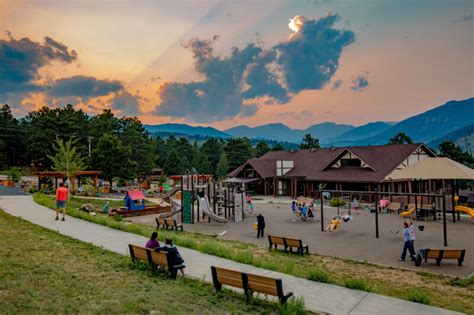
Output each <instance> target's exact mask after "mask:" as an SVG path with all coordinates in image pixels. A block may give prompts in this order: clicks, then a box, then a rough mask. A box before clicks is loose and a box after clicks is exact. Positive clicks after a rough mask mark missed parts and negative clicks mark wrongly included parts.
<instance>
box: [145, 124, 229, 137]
mask: <svg viewBox="0 0 474 315" xmlns="http://www.w3.org/2000/svg"><path fill="white" fill-rule="evenodd" d="M144 127H145V129H146V130H147V131H148V132H149V133H151V134H157V133H170V134H185V135H199V136H207V137H216V138H230V137H231V136H230V135H229V134H227V133H224V132H222V131H220V130H217V129H216V128H212V127H200V126H198V127H194V126H189V125H185V124H161V125H144Z"/></svg>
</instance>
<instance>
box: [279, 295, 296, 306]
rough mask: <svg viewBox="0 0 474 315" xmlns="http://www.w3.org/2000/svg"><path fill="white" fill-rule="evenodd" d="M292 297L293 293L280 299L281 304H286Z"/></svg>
mask: <svg viewBox="0 0 474 315" xmlns="http://www.w3.org/2000/svg"><path fill="white" fill-rule="evenodd" d="M292 295H293V292H290V293H288V294H287V295H285V296H282V297H280V304H286V302H287V301H288V299H289V298H290V297H291V296H292Z"/></svg>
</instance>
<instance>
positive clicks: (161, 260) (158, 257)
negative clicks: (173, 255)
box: [150, 251, 168, 268]
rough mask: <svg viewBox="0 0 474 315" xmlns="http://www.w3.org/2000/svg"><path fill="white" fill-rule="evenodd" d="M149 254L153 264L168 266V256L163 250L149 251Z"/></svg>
mask: <svg viewBox="0 0 474 315" xmlns="http://www.w3.org/2000/svg"><path fill="white" fill-rule="evenodd" d="M150 254H151V261H152V262H153V264H155V265H159V266H161V267H165V268H167V267H168V258H167V255H166V253H165V252H158V253H157V252H154V251H150Z"/></svg>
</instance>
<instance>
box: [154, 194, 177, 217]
mask: <svg viewBox="0 0 474 315" xmlns="http://www.w3.org/2000/svg"><path fill="white" fill-rule="evenodd" d="M181 210H182V208H181V201H179V200H175V199H171V211H169V212H165V213H162V214H160V215H159V216H158V217H159V218H170V217H172V216H174V215H175V214H178V213H180V212H181Z"/></svg>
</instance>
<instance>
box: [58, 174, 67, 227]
mask: <svg viewBox="0 0 474 315" xmlns="http://www.w3.org/2000/svg"><path fill="white" fill-rule="evenodd" d="M68 194H69V191H68V190H67V188H66V187H64V184H63V183H60V184H59V187H58V189H56V219H55V220H59V208H63V218H62V219H61V220H62V221H66V200H67V197H68Z"/></svg>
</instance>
